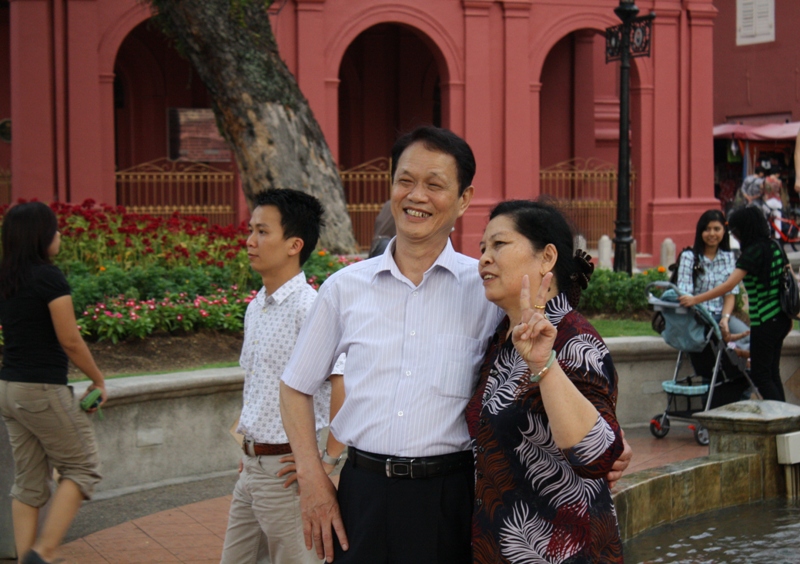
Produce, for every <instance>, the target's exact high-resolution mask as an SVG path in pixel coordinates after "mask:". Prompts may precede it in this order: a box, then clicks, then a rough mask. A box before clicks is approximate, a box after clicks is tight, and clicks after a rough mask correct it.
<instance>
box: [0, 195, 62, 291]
mask: <svg viewBox="0 0 800 564" xmlns="http://www.w3.org/2000/svg"><path fill="white" fill-rule="evenodd" d="M56 231H58V219H56V214H55V213H54V212H53V210H51V209H50V207H49V206H48V205H47V204H43V203H42V202H28V203H25V204H17V205H16V206H14V207H12V208H11V209H10V210H8V212H6V216H5V218H3V233H2V240H3V259H2V262H0V294H2V296H3V297H4V298H6V299H8V298H10V297H11V296H12V295H14V294H15V293H16V292H17V291H18V290H19V289H20V288H21V287H22V286H24V285H25V283H26V282H27V281H28V279H29V278H30V275H31V267H32V266H33V265H35V264H49V263H50V255H49V254H48V250H49V249H50V244H51V243H52V242H53V239H54V238H55V236H56Z"/></svg>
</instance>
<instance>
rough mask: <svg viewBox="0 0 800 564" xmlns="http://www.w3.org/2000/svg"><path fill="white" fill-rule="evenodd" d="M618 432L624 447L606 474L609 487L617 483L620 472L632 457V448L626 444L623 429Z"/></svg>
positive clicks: (620, 475)
mask: <svg viewBox="0 0 800 564" xmlns="http://www.w3.org/2000/svg"><path fill="white" fill-rule="evenodd" d="M619 432H620V434H621V435H622V445H623V447H624V448H623V450H622V454H620V455H619V458H617V460H616V462H614V465H613V466H612V467H611V472H609V473H608V476H606V480H607V481H608V487H609V489H610V488H613V487H614V486H615V485H616V484H617V481H618V480H619V479H620V478H622V473H623V472H625V469H626V468H628V465H630V463H631V459H632V458H633V449H632V448H631V445H629V444H628V441H626V440H625V431H623V430H622V429H620V430H619Z"/></svg>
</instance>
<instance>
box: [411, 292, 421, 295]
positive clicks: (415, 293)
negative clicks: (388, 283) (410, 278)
mask: <svg viewBox="0 0 800 564" xmlns="http://www.w3.org/2000/svg"><path fill="white" fill-rule="evenodd" d="M417 294H419V292H414V293H412V294H411V295H412V296H416V295H417Z"/></svg>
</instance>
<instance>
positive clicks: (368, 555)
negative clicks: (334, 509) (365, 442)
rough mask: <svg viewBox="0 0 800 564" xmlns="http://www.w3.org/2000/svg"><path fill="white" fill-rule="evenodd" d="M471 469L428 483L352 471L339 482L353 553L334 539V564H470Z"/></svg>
mask: <svg viewBox="0 0 800 564" xmlns="http://www.w3.org/2000/svg"><path fill="white" fill-rule="evenodd" d="M473 474H474V471H473V469H472V468H467V469H466V470H461V471H458V472H455V473H453V474H448V475H446V476H439V477H436V478H425V479H414V480H411V479H402V478H387V477H386V476H385V475H383V474H379V473H377V472H373V471H370V470H365V469H363V468H358V467H353V465H352V464H351V462H350V461H349V460H348V461H347V462H346V463H345V466H344V468H343V469H342V473H341V477H340V478H339V492H338V498H339V508H340V510H341V512H342V519H343V521H344V526H345V531H346V532H347V539H348V541H349V543H350V548H349V550H347V552H345V551H343V550H342V548H341V546H340V545H339V542H338V539H336V535H335V534H334V539H336V543H335V545H336V552H335V554H334V562H336V564H350V563H353V564H428V563H429V564H449V563H453V564H462V563H463V564H469V563H471V562H472V548H471V540H470V534H471V526H472V504H473V495H474V487H475V486H474V476H473Z"/></svg>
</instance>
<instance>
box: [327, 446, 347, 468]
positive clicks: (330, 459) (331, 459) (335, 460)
mask: <svg viewBox="0 0 800 564" xmlns="http://www.w3.org/2000/svg"><path fill="white" fill-rule="evenodd" d="M343 456H344V451H342V454H340V455H339V458H334V457H332V456H331V455H330V454H328V449H325V450H323V451H322V462H324V463H325V464H330V465H331V466H333V467H334V468H336V467H337V466H338V465H339V463H340V462H341V461H342V457H343Z"/></svg>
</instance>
